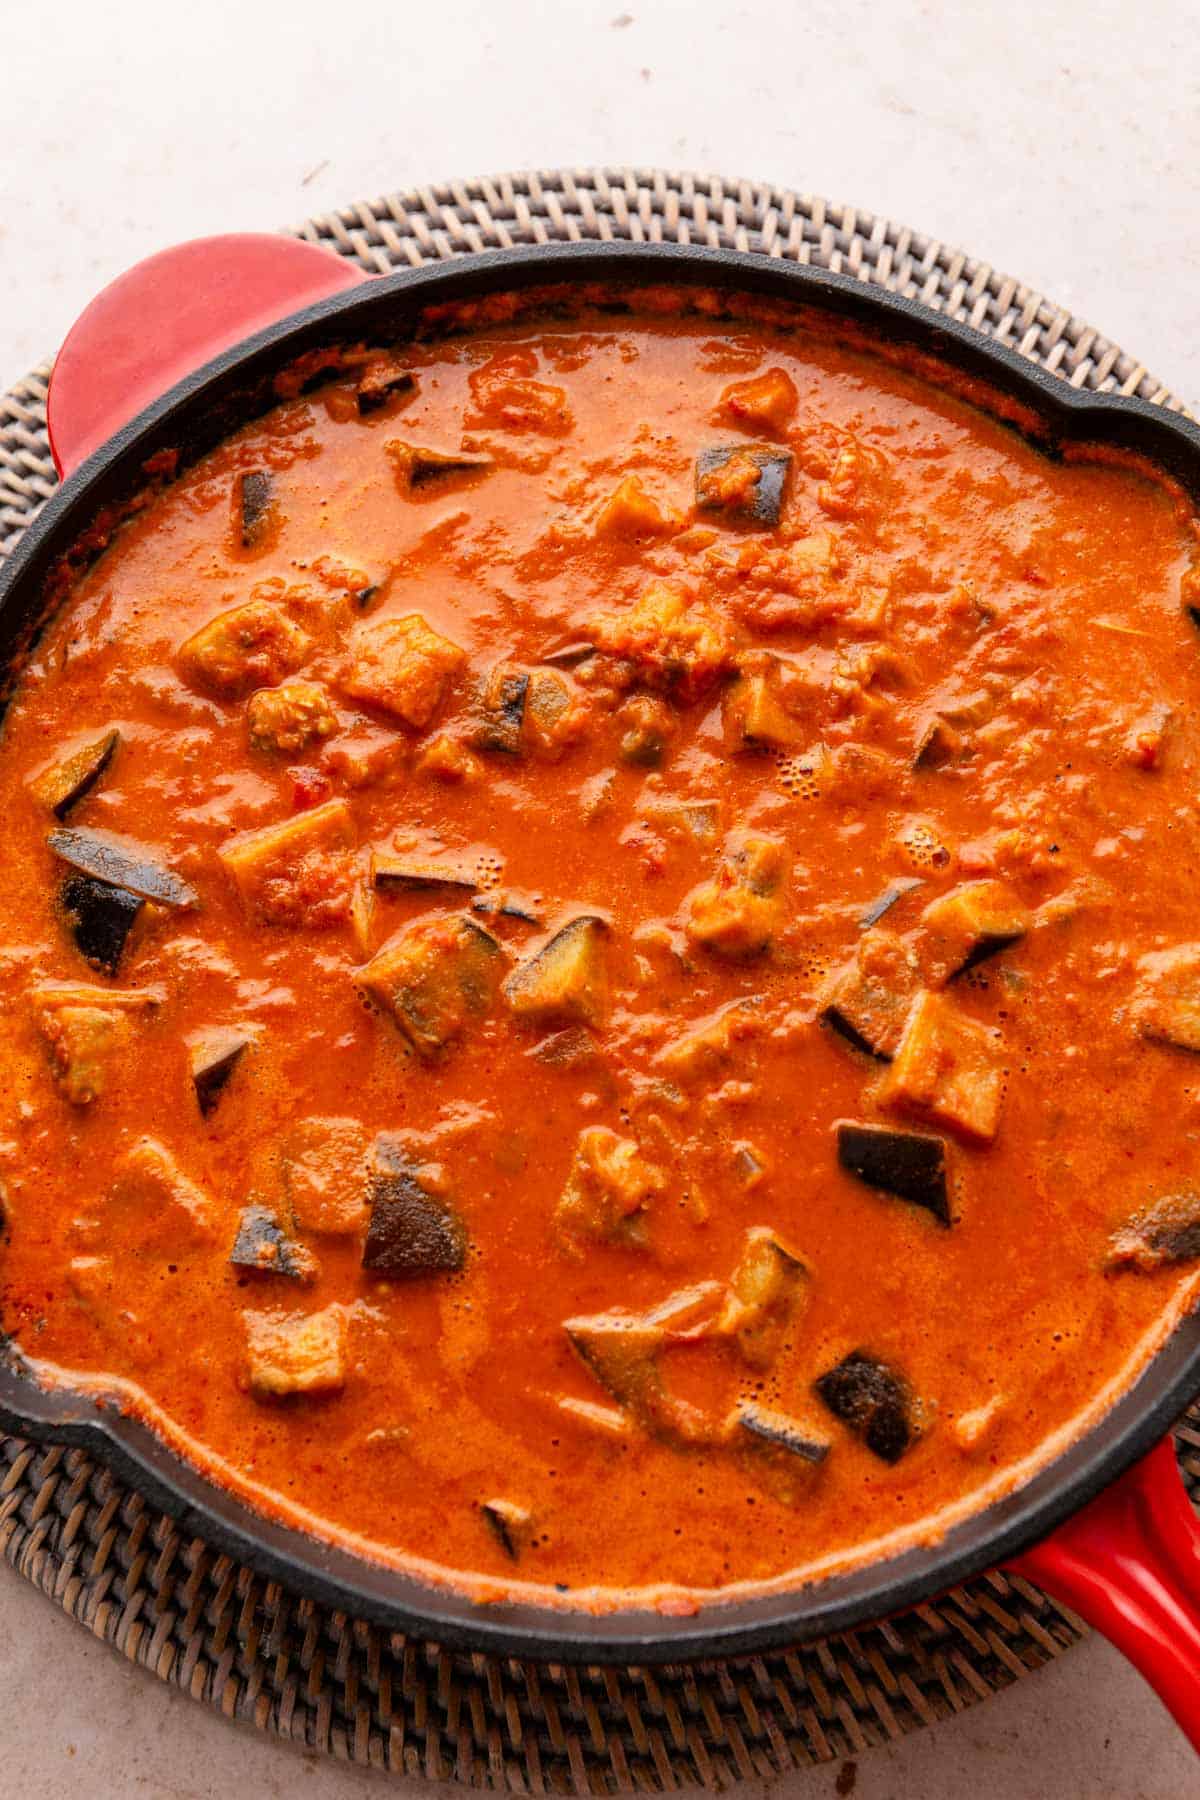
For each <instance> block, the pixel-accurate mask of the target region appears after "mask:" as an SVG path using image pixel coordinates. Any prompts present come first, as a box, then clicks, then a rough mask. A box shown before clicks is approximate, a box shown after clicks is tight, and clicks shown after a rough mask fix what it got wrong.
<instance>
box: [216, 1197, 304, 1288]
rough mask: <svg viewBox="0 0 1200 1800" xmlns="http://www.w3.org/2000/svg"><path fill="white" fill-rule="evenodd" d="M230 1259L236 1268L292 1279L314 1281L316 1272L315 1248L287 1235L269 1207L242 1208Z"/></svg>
mask: <svg viewBox="0 0 1200 1800" xmlns="http://www.w3.org/2000/svg"><path fill="white" fill-rule="evenodd" d="M229 1261H230V1263H231V1265H232V1266H233V1267H234V1268H235V1269H245V1270H247V1271H249V1272H251V1273H253V1274H257V1275H285V1276H287V1278H288V1279H289V1280H291V1281H312V1280H313V1279H314V1278H315V1276H316V1274H317V1259H316V1257H315V1256H314V1255H313V1253H312V1251H311V1250H309V1249H307V1248H306V1246H305V1245H303V1244H301V1243H298V1242H297V1240H296V1239H295V1238H293V1237H289V1236H288V1234H287V1232H285V1231H284V1229H283V1226H282V1225H281V1224H280V1223H279V1219H278V1217H277V1216H276V1214H275V1213H273V1212H272V1211H271V1209H270V1207H269V1206H258V1205H253V1206H246V1207H243V1208H242V1212H241V1216H240V1218H239V1220H238V1228H237V1236H236V1238H235V1239H234V1240H233V1249H232V1250H231V1251H230V1252H229Z"/></svg>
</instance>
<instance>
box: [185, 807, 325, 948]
mask: <svg viewBox="0 0 1200 1800" xmlns="http://www.w3.org/2000/svg"><path fill="white" fill-rule="evenodd" d="M353 849H354V816H353V814H352V813H351V811H350V808H349V806H348V805H347V803H346V801H345V800H327V801H326V802H325V804H324V805H323V806H314V807H313V808H312V809H311V810H310V811H308V812H302V813H296V814H295V815H294V817H292V818H289V819H283V820H281V821H280V823H279V824H277V825H262V826H259V827H257V828H255V829H254V830H253V831H241V832H239V833H238V834H237V836H236V837H233V838H230V839H229V841H228V842H227V843H225V844H222V846H221V848H220V849H219V850H218V851H217V855H218V857H219V858H220V860H221V862H222V864H223V865H224V867H225V869H226V871H227V873H228V875H229V877H230V879H231V880H232V882H233V885H234V887H235V888H236V889H237V893H238V897H239V899H240V900H241V902H242V905H243V907H244V908H245V910H246V913H247V915H248V916H249V917H250V918H252V919H258V920H261V921H262V922H263V923H265V924H269V925H301V926H316V925H330V924H336V923H338V922H339V921H340V920H342V919H344V918H345V916H346V912H347V910H348V906H349V889H350V885H351V866H350V857H351V852H352V851H353ZM319 872H321V873H323V876H324V878H323V879H318V874H319Z"/></svg>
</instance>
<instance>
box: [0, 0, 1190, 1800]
mask: <svg viewBox="0 0 1200 1800" xmlns="http://www.w3.org/2000/svg"><path fill="white" fill-rule="evenodd" d="M630 15H632V17H630ZM1196 23H1197V20H1196V12H1195V6H1194V4H1193V3H1192V0H1141V3H1139V4H1137V5H1135V4H1133V0H1116V3H1114V0H1044V3H1043V4H1040V5H1036V6H1034V5H1030V4H1028V0H1015V3H1013V4H1010V5H1008V6H1006V7H986V8H985V7H979V8H973V7H971V6H969V5H967V6H964V5H962V4H961V0H953V3H952V0H931V3H929V4H925V5H916V4H910V3H908V0H904V3H900V4H897V3H893V0H876V3H875V4H870V3H868V0H806V3H805V4H803V5H798V4H796V0H778V3H775V4H773V3H770V0H748V3H745V4H739V0H672V3H667V0H598V3H596V0H586V3H584V0H559V4H558V6H557V7H556V8H553V9H551V8H536V7H533V6H530V5H528V4H521V3H520V0H488V3H486V4H485V3H484V0H442V3H441V4H440V5H438V6H437V7H435V8H424V7H422V8H417V7H413V6H411V5H410V6H404V5H403V4H397V3H396V0H392V3H391V4H387V5H384V4H376V5H364V4H361V3H360V0H341V4H339V5H337V6H335V7H333V8H331V7H329V6H328V5H327V4H317V3H316V0H289V3H288V4H286V5H284V4H282V0H267V3H265V4H263V3H260V4H258V5H253V4H248V3H247V0H240V3H239V4H236V5H235V4H232V3H231V0H208V4H207V5H206V6H205V7H203V8H201V9H199V10H197V9H195V8H190V7H164V6H162V5H161V4H159V3H158V0H156V3H155V4H153V5H151V4H148V3H147V0H125V3H124V4H122V5H121V6H119V7H98V6H95V5H94V4H92V0H60V4H59V5H57V6H56V7H55V8H53V9H49V8H46V9H42V8H38V7H35V6H25V7H23V8H21V9H19V10H16V9H9V11H8V12H7V13H6V17H5V26H4V38H3V47H2V49H0V66H2V67H3V70H4V74H5V91H6V96H7V106H6V112H5V133H4V136H5V151H4V154H3V155H2V156H0V384H3V383H7V382H9V381H11V380H12V379H13V378H15V377H16V376H17V375H18V374H20V373H21V372H23V371H24V370H25V369H26V368H27V367H29V365H30V364H32V363H33V362H35V361H37V360H38V359H39V358H40V357H42V356H43V355H45V354H46V353H47V352H48V351H51V350H52V349H53V348H54V346H55V344H56V343H57V341H58V339H59V338H60V337H61V335H62V333H63V332H64V331H65V329H66V328H67V326H68V325H69V324H70V322H71V320H72V318H73V317H74V315H75V313H76V312H77V311H78V309H79V307H80V306H81V305H82V304H83V303H84V302H85V301H86V300H87V299H88V298H89V296H90V295H91V294H92V293H94V292H95V290H96V289H97V288H98V287H100V286H101V285H102V284H103V283H104V282H105V281H107V280H109V279H110V278H111V277H112V276H114V275H116V274H117V273H119V271H120V270H121V269H123V268H125V267H126V266H127V265H128V264H129V263H131V262H132V261H134V260H136V258H138V257H139V256H142V255H144V254H146V253H147V252H148V251H150V250H153V249H157V248H160V247H161V246H163V245H165V244H168V243H171V242H173V241H175V240H177V239H180V238H184V237H189V236H195V235H199V234H202V233H205V232H212V231H221V230H229V229H252V228H264V227H270V226H273V225H276V224H282V223H285V222H288V221H290V220H294V219H299V218H300V217H302V216H304V215H305V214H307V213H310V212H315V211H319V210H320V209H322V208H324V207H330V206H334V205H337V204H339V203H340V202H343V201H346V200H350V199H353V198H355V197H360V196H366V195H375V194H377V193H379V192H380V191H382V190H385V189H386V188H389V187H398V186H404V185H408V184H413V183H417V182H421V181H425V180H430V179H435V178H441V177H445V176H450V175H469V174H477V173H484V172H492V171H497V170H501V169H508V168H523V167H529V166H540V167H547V166H551V165H555V164H562V163H571V164H576V165H583V164H588V163H608V164H616V163H626V162H634V163H638V164H642V165H651V164H664V165H667V166H672V167H680V168H692V169H697V170H709V169H719V170H721V171H722V172H723V173H727V174H734V175H750V176H756V177H762V178H768V177H769V178H770V179H772V180H775V181H778V182H780V183H785V184H790V185H792V186H794V187H798V188H801V189H807V190H810V191H812V192H816V193H823V194H826V195H828V196H830V197H831V198H834V199H845V200H853V201H854V202H855V203H857V204H860V205H862V206H863V207H867V208H870V209H872V210H874V211H876V212H881V213H886V214H889V215H891V216H892V217H894V218H897V219H903V220H905V221H907V222H908V223H910V224H912V225H915V226H919V227H920V228H922V229H924V230H926V231H929V232H933V233H937V234H938V235H940V236H941V237H942V238H944V239H946V240H948V241H949V242H952V243H958V244H961V245H962V246H963V247H964V248H967V249H969V250H971V251H973V252H974V253H976V254H978V255H980V256H984V257H987V258H988V259H989V260H990V261H992V262H993V263H994V264H996V265H997V266H999V267H1000V268H1003V269H1006V270H1008V271H1009V272H1011V273H1013V274H1017V275H1020V276H1021V277H1023V278H1024V279H1025V280H1027V281H1028V282H1030V283H1031V284H1033V285H1036V286H1038V287H1040V288H1041V289H1043V290H1044V291H1045V292H1047V293H1049V294H1050V295H1052V296H1053V297H1054V298H1055V299H1056V300H1058V301H1060V302H1061V303H1062V304H1064V305H1066V306H1068V307H1070V308H1071V309H1072V310H1074V311H1077V312H1081V313H1083V314H1084V315H1085V316H1086V317H1088V318H1089V319H1090V320H1092V321H1093V322H1094V323H1095V324H1096V325H1097V326H1099V327H1100V328H1101V329H1102V330H1103V331H1105V332H1106V333H1108V334H1109V335H1110V336H1112V337H1115V338H1116V339H1118V340H1119V341H1120V342H1122V343H1123V344H1125V345H1126V347H1127V348H1129V349H1131V350H1133V351H1136V352H1137V353H1138V354H1139V355H1140V356H1142V357H1143V358H1144V359H1145V361H1146V363H1147V364H1148V365H1149V366H1150V368H1151V369H1152V370H1153V371H1154V372H1155V373H1156V374H1157V375H1159V376H1160V377H1161V378H1162V379H1163V380H1164V381H1166V382H1168V383H1169V384H1170V385H1172V386H1173V387H1174V388H1175V390H1176V391H1177V392H1178V393H1179V394H1181V396H1182V397H1183V398H1184V399H1185V401H1187V402H1189V403H1190V404H1193V405H1195V404H1197V403H1198V402H1200V233H1198V232H1197V230H1196V224H1197V219H1198V218H1200V105H1198V104H1197V102H1198V99H1200V94H1198V80H1197V75H1198V71H1200V56H1198V54H1197V47H1196V41H1195V39H1196V33H1195V28H1196ZM0 1693H2V1694H3V1696H4V1702H3V1705H2V1706H0V1793H2V1794H5V1795H8V1794H12V1795H20V1796H21V1797H22V1800H73V1797H74V1796H88V1797H89V1800H95V1797H102V1800H134V1797H135V1796H136V1797H138V1800H145V1797H147V1796H153V1797H156V1800H157V1797H158V1796H162V1797H163V1800H209V1797H210V1796H211V1797H213V1800H217V1797H218V1796H219V1797H220V1800H228V1796H229V1795H230V1794H236V1793H239V1792H240V1793H252V1794H254V1795H255V1796H257V1797H259V1800H276V1797H279V1800H282V1797H283V1796H287V1797H288V1800H291V1797H292V1796H293V1795H303V1796H307V1797H308V1800H335V1797H336V1800H341V1797H342V1796H350V1795H357V1794H367V1793H369V1792H378V1793H382V1792H383V1791H384V1787H385V1781H384V1778H381V1777H376V1776H370V1775H360V1774H357V1773H354V1772H352V1771H347V1770H344V1769H339V1768H336V1767H334V1766H332V1765H330V1764H328V1763H326V1762H324V1761H322V1760H320V1759H314V1758H310V1757H301V1756H299V1755H298V1754H297V1753H295V1752H292V1751H288V1750H286V1749H284V1748H282V1747H280V1746H278V1745H276V1744H274V1743H270V1742H266V1741H264V1740H261V1739H259V1738H257V1737H255V1736H253V1735H251V1734H250V1733H249V1732H246V1731H242V1730H237V1729H234V1728H232V1727H230V1726H228V1725H226V1724H224V1723H223V1722H222V1721H221V1720H220V1719H218V1718H217V1717H215V1716H214V1715H213V1714H211V1713H209V1712H208V1711H206V1710H205V1709H203V1708H201V1707H199V1706H197V1705H196V1704H194V1703H193V1702H192V1701H190V1700H188V1699H186V1698H184V1697H182V1696H181V1695H179V1694H177V1693H175V1692H174V1691H173V1690H167V1689H165V1688H164V1687H162V1686H161V1685H160V1684H158V1683H157V1682H155V1681H154V1680H153V1679H151V1678H150V1677H149V1676H147V1675H144V1674H142V1673H140V1672H138V1671H136V1670H134V1669H131V1668H129V1667H127V1666H126V1665H125V1664H123V1663H122V1662H121V1661H120V1660H119V1659H118V1658H117V1657H115V1656H114V1655H113V1654H112V1653H111V1652H109V1651H108V1650H106V1649H104V1648H103V1647H101V1646H99V1645H97V1644H95V1643H93V1642H92V1641H91V1640H90V1639H89V1638H87V1637H86V1636H85V1635H84V1634H83V1633H82V1632H81V1631H80V1630H79V1629H78V1628H77V1627H76V1626H74V1625H72V1624H71V1623H70V1622H69V1621H68V1620H67V1619H66V1618H64V1617H63V1615H62V1614H60V1613H59V1612H58V1611H57V1610H56V1609H55V1608H54V1607H53V1606H51V1605H50V1604H49V1603H48V1602H47V1601H45V1600H43V1599H42V1598H41V1597H40V1596H38V1595H37V1594H36V1593H34V1591H33V1590H32V1589H30V1588H29V1587H27V1586H26V1585H25V1583H24V1582H22V1581H21V1580H19V1579H18V1577H17V1576H16V1575H14V1574H12V1573H11V1572H10V1571H9V1570H8V1569H7V1568H2V1569H0ZM839 1775H840V1776H841V1780H842V1788H841V1792H842V1793H847V1792H851V1791H852V1792H853V1793H854V1795H855V1796H856V1797H857V1800H960V1797H962V1796H973V1795H976V1794H978V1795H981V1796H987V1800H1183V1796H1185V1795H1187V1794H1189V1793H1194V1792H1196V1791H1197V1790H1198V1789H1200V1783H1198V1782H1197V1778H1196V1770H1195V1764H1194V1761H1193V1759H1192V1758H1191V1756H1190V1754H1189V1753H1188V1752H1187V1750H1186V1747H1185V1746H1184V1743H1183V1740H1182V1738H1181V1737H1180V1735H1179V1734H1178V1732H1177V1731H1176V1730H1175V1728H1174V1727H1173V1726H1172V1725H1171V1724H1170V1722H1169V1721H1168V1720H1167V1718H1166V1717H1165V1715H1164V1714H1163V1712H1162V1711H1161V1709H1160V1708H1159V1706H1158V1704H1157V1702H1156V1701H1155V1700H1154V1699H1153V1697H1152V1696H1151V1695H1150V1694H1149V1693H1148V1692H1147V1691H1146V1690H1145V1689H1144V1688H1143V1686H1142V1684H1141V1682H1140V1681H1139V1680H1138V1678H1137V1677H1136V1676H1135V1675H1134V1674H1133V1673H1132V1671H1131V1670H1130V1669H1128V1668H1127V1667H1126V1666H1125V1665H1124V1664H1123V1663H1122V1662H1121V1661H1120V1659H1119V1658H1118V1657H1117V1656H1116V1655H1115V1653H1113V1652H1112V1651H1111V1650H1109V1648H1108V1647H1107V1646H1106V1645H1104V1644H1102V1643H1100V1642H1098V1641H1092V1642H1089V1643H1088V1644H1086V1645H1084V1646H1082V1647H1080V1648H1079V1649H1077V1650H1075V1651H1073V1652H1071V1653H1070V1654H1069V1655H1068V1656H1066V1657H1065V1658H1064V1659H1063V1660H1062V1661H1061V1662H1060V1663H1058V1664H1057V1665H1055V1666H1054V1667H1052V1668H1050V1669H1047V1670H1045V1671H1043V1672H1042V1673H1041V1674H1039V1675H1037V1676H1034V1677H1032V1678H1030V1679H1028V1680H1025V1681H1022V1682H1020V1683H1019V1684H1018V1686H1017V1687H1015V1688H1014V1689H1012V1690H1010V1692H1008V1693H1007V1694H1005V1695H1003V1696H1001V1697H1000V1698H998V1699H996V1700H994V1701H991V1702H989V1703H988V1704H986V1705H983V1706H979V1707H976V1708H974V1709H972V1710H971V1711H970V1712H968V1713H966V1714H965V1715H963V1716H962V1717H961V1718H958V1719H956V1720H953V1721H951V1722H949V1723H947V1724H945V1725H941V1726H939V1727H937V1728H936V1729H934V1730H930V1731H923V1732H918V1733H916V1734H915V1735H914V1736H912V1737H910V1738H908V1739H907V1740H906V1741H905V1742H904V1743H903V1744H901V1745H899V1746H898V1747H896V1748H895V1749H891V1750H886V1751H877V1752H874V1753H873V1754H872V1755H870V1756H868V1757H865V1758H863V1759H862V1760H861V1761H860V1763H859V1764H858V1766H857V1770H856V1772H855V1779H854V1785H853V1786H852V1788H851V1787H848V1786H847V1783H848V1782H849V1781H850V1775H849V1773H848V1772H844V1771H840V1770H839V1769H837V1768H836V1767H834V1768H829V1769H823V1770H815V1771H812V1772H809V1773H803V1774H798V1775H796V1776H794V1777H792V1778H790V1779H789V1780H786V1781H781V1782H778V1783H775V1784H772V1787H773V1790H774V1792H775V1793H778V1794H784V1793H786V1794H787V1796H788V1797H789V1800H791V1797H792V1796H795V1800H823V1797H824V1796H826V1795H833V1794H834V1792H835V1785H834V1784H835V1780H836V1779H837V1778H838V1777H839ZM387 1785H388V1786H389V1787H390V1789H391V1790H392V1791H396V1790H399V1789H403V1788H405V1787H406V1786H409V1785H412V1784H406V1783H402V1782H396V1781H392V1782H391V1783H390V1784H387Z"/></svg>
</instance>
